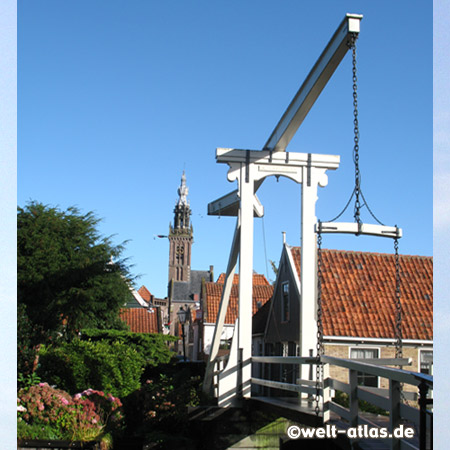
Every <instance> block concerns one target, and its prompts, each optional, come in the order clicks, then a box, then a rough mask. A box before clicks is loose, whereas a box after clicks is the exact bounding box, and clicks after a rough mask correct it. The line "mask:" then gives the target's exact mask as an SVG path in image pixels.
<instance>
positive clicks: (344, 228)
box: [314, 222, 403, 238]
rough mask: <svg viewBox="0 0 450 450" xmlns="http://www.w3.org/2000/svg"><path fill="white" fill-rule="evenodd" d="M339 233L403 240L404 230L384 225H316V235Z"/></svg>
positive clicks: (327, 223)
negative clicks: (319, 233)
mask: <svg viewBox="0 0 450 450" xmlns="http://www.w3.org/2000/svg"><path fill="white" fill-rule="evenodd" d="M319 226H320V232H321V233H322V234H326V233H339V234H357V235H368V236H378V237H388V238H395V237H397V238H401V237H402V234H403V232H402V229H401V228H396V227H388V226H384V225H373V224H368V223H362V224H360V226H359V225H358V224H357V223H356V222H321V223H320V224H318V223H317V224H315V227H314V229H315V231H316V233H318V232H319Z"/></svg>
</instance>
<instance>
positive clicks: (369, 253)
mask: <svg viewBox="0 0 450 450" xmlns="http://www.w3.org/2000/svg"><path fill="white" fill-rule="evenodd" d="M288 247H289V248H290V249H291V250H297V251H301V247H300V246H288ZM322 252H330V253H351V254H360V255H361V254H362V255H377V256H394V254H393V253H382V252H369V251H364V250H339V249H336V248H322ZM399 256H400V258H422V259H433V256H426V255H407V254H403V253H400V254H399Z"/></svg>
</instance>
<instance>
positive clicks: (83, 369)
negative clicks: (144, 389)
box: [38, 339, 145, 397]
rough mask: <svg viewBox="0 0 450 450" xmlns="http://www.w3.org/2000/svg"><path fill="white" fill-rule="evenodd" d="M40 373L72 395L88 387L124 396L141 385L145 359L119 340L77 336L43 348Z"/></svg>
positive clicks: (49, 381)
mask: <svg viewBox="0 0 450 450" xmlns="http://www.w3.org/2000/svg"><path fill="white" fill-rule="evenodd" d="M39 361H40V365H39V368H38V375H39V376H40V377H41V379H43V380H46V381H47V382H48V383H49V384H51V385H56V386H57V387H58V388H60V389H63V390H65V391H67V392H70V393H72V394H74V393H76V392H80V391H82V390H84V389H86V388H87V387H89V388H92V389H97V390H100V391H105V392H110V393H111V394H112V395H114V396H117V397H124V396H126V395H128V394H129V393H131V392H133V391H134V390H136V389H139V386H140V377H141V374H142V372H143V368H144V365H145V360H144V357H143V356H142V355H140V354H139V353H138V352H137V351H136V349H134V348H131V347H130V346H128V345H126V344H125V343H124V342H120V341H113V342H108V341H96V342H92V341H90V340H87V341H83V340H79V339H74V340H73V341H71V342H69V343H64V344H62V345H60V346H59V347H43V348H42V349H41V351H40V360H39Z"/></svg>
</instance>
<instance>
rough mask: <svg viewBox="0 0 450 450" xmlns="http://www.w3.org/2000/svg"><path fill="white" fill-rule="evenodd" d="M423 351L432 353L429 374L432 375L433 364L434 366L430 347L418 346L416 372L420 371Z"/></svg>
mask: <svg viewBox="0 0 450 450" xmlns="http://www.w3.org/2000/svg"><path fill="white" fill-rule="evenodd" d="M423 352H429V353H431V354H432V355H433V364H432V365H431V369H432V370H431V374H430V375H433V366H434V352H433V349H432V348H419V358H418V360H417V372H419V373H422V372H421V371H420V370H421V365H422V364H421V363H422V353H423Z"/></svg>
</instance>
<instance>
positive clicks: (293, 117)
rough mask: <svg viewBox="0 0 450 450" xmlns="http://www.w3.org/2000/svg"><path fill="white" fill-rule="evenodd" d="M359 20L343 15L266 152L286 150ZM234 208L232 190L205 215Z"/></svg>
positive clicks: (236, 203)
mask: <svg viewBox="0 0 450 450" xmlns="http://www.w3.org/2000/svg"><path fill="white" fill-rule="evenodd" d="M362 17H363V16H362V15H360V14H346V16H345V18H344V20H343V21H342V22H341V24H340V25H339V27H338V28H337V30H336V32H335V33H334V34H333V36H332V38H331V39H330V41H329V42H328V44H327V46H326V47H325V50H324V51H323V52H322V54H321V55H320V57H319V59H318V60H317V62H316V64H314V66H313V68H312V69H311V71H310V72H309V74H308V76H307V77H306V79H305V81H304V82H303V84H302V85H301V87H300V89H299V90H298V92H297V94H296V95H295V97H294V98H293V100H292V101H291V103H290V104H289V106H288V108H287V109H286V111H285V113H284V114H283V116H282V117H281V119H280V121H279V122H278V124H277V126H276V127H275V129H274V130H273V131H272V134H271V135H270V137H269V139H268V140H267V142H266V144H265V145H264V147H263V150H268V151H270V152H272V151H274V152H278V151H285V150H286V147H287V146H288V145H289V142H290V141H291V139H292V138H293V137H294V135H295V133H296V132H297V130H298V128H299V127H300V125H301V124H302V123H303V120H304V119H305V117H306V116H307V114H308V112H309V111H310V109H311V108H312V106H313V105H314V103H315V102H316V100H317V98H318V97H319V95H320V94H321V92H322V91H323V89H324V88H325V86H326V84H327V83H328V80H329V79H330V78H331V76H332V75H333V73H334V72H335V70H336V68H337V67H338V66H339V64H340V62H341V61H342V59H343V58H344V56H345V54H346V53H347V51H348V50H349V48H350V47H349V46H348V42H349V40H350V39H351V37H352V35H359V31H360V22H361V19H362ZM262 182H263V180H260V181H256V182H255V194H256V191H257V190H258V189H259V187H260V186H261V184H262ZM238 208H239V201H238V198H237V191H233V192H231V193H229V194H227V195H224V196H223V197H221V198H220V199H217V200H215V201H214V202H212V203H210V204H209V205H208V214H209V215H216V216H219V215H220V216H237V214H238Z"/></svg>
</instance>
